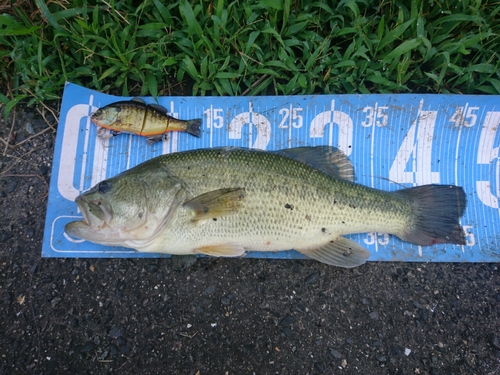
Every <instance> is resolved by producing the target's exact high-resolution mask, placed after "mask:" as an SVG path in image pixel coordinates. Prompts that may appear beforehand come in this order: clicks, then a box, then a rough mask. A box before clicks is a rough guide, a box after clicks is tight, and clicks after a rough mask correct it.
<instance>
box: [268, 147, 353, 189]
mask: <svg viewBox="0 0 500 375" xmlns="http://www.w3.org/2000/svg"><path fill="white" fill-rule="evenodd" d="M277 153H280V154H284V155H286V156H288V157H290V158H292V159H295V160H298V161H301V162H302V163H305V164H307V165H310V166H311V167H314V168H316V169H318V170H320V171H321V172H323V173H326V174H328V175H330V176H332V177H335V178H339V179H341V180H347V181H354V180H355V176H354V167H353V166H352V163H351V162H350V160H349V159H348V158H347V156H346V155H345V154H344V153H343V152H342V151H341V150H340V149H338V148H336V147H331V146H314V147H310V146H305V147H295V148H289V149H284V150H279V151H277Z"/></svg>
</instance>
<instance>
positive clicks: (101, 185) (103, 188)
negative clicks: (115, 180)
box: [97, 181, 111, 194]
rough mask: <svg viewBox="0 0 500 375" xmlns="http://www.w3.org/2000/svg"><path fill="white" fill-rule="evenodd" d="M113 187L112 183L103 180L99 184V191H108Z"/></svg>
mask: <svg viewBox="0 0 500 375" xmlns="http://www.w3.org/2000/svg"><path fill="white" fill-rule="evenodd" d="M110 188H111V184H110V183H109V182H108V181H101V182H99V185H97V190H98V191H99V193H103V194H104V193H107V192H108V191H109V189H110Z"/></svg>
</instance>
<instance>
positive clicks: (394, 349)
mask: <svg viewBox="0 0 500 375" xmlns="http://www.w3.org/2000/svg"><path fill="white" fill-rule="evenodd" d="M391 353H392V354H394V355H401V354H403V350H402V349H401V347H399V346H398V345H396V344H392V345H391Z"/></svg>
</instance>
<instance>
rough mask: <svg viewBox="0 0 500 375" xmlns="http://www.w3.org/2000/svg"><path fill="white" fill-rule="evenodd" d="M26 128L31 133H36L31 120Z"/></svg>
mask: <svg viewBox="0 0 500 375" xmlns="http://www.w3.org/2000/svg"><path fill="white" fill-rule="evenodd" d="M24 128H25V129H26V131H27V132H28V134H30V135H33V134H35V130H34V129H33V124H32V123H31V122H27V123H26V124H25V125H24Z"/></svg>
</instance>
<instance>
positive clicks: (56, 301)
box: [50, 297, 62, 307]
mask: <svg viewBox="0 0 500 375" xmlns="http://www.w3.org/2000/svg"><path fill="white" fill-rule="evenodd" d="M61 301H62V299H61V298H60V297H55V298H53V299H52V301H50V304H51V305H52V307H56V306H57V305H58V304H59V303H60V302H61Z"/></svg>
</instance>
